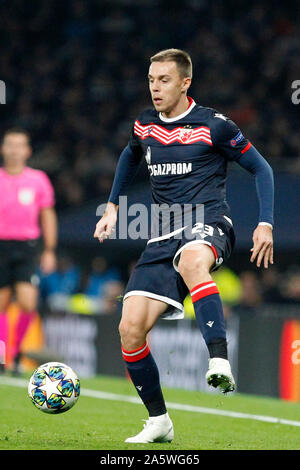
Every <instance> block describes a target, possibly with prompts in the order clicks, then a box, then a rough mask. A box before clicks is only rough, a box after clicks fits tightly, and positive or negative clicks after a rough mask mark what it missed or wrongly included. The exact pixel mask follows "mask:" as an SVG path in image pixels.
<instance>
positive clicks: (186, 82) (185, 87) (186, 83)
mask: <svg viewBox="0 0 300 470" xmlns="http://www.w3.org/2000/svg"><path fill="white" fill-rule="evenodd" d="M191 83H192V79H191V78H190V77H185V78H184V79H183V86H182V90H183V91H187V90H188V89H189V88H190V86H191Z"/></svg>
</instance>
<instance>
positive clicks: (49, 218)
mask: <svg viewBox="0 0 300 470" xmlns="http://www.w3.org/2000/svg"><path fill="white" fill-rule="evenodd" d="M40 224H41V229H42V234H43V239H44V250H43V252H42V255H41V263H40V264H41V270H42V271H43V272H44V273H45V274H49V273H51V272H52V271H54V270H55V268H56V254H55V250H56V246H57V217H56V212H55V209H54V207H44V208H42V209H41V211H40Z"/></svg>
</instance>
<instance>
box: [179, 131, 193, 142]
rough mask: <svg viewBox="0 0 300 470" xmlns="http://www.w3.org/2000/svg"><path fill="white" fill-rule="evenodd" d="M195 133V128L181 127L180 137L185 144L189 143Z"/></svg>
mask: <svg viewBox="0 0 300 470" xmlns="http://www.w3.org/2000/svg"><path fill="white" fill-rule="evenodd" d="M192 135H193V129H180V132H179V139H180V140H181V142H182V143H183V144H187V143H188V142H189V140H190V139H191V137H192Z"/></svg>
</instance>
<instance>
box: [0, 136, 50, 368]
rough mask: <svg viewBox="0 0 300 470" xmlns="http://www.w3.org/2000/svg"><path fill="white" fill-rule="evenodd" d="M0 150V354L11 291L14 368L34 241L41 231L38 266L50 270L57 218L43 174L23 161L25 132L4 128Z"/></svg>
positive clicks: (32, 305) (28, 301)
mask: <svg viewBox="0 0 300 470" xmlns="http://www.w3.org/2000/svg"><path fill="white" fill-rule="evenodd" d="M1 153H2V156H3V161H4V165H3V167H2V168H0V188H1V198H0V260H1V261H0V263H1V269H0V344H1V346H2V352H3V349H5V345H6V343H7V334H8V331H7V315H6V310H7V307H8V306H9V304H10V302H11V299H12V295H13V293H14V294H15V298H16V301H17V303H18V306H19V309H20V312H19V320H18V324H17V325H16V343H15V345H14V347H15V350H14V351H13V356H14V359H15V365H16V366H17V363H18V360H19V358H20V345H21V342H22V339H23V337H24V335H25V333H26V331H27V328H28V326H29V324H30V322H31V319H32V317H33V315H34V312H35V311H36V308H37V299H38V287H37V282H36V276H35V272H36V266H35V258H36V256H37V253H38V251H37V250H38V240H39V237H40V233H41V231H42V234H43V238H44V250H43V252H42V255H41V269H42V271H43V272H45V273H50V272H51V271H53V270H54V269H55V265H56V256H55V248H56V240H57V221H56V213H55V209H54V191H53V187H52V185H51V183H50V181H49V178H48V177H47V175H46V174H45V173H44V172H43V171H40V170H34V169H32V168H30V167H29V166H27V165H26V162H27V160H28V158H29V157H30V155H31V145H30V137H29V134H28V133H27V132H26V131H25V130H23V129H19V128H15V129H9V130H7V131H6V132H5V134H4V136H3V141H2V145H1ZM13 289H14V292H13ZM3 345H4V348H3ZM3 370H4V365H3V364H2V371H3Z"/></svg>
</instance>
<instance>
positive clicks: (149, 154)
mask: <svg viewBox="0 0 300 470" xmlns="http://www.w3.org/2000/svg"><path fill="white" fill-rule="evenodd" d="M145 159H146V162H147V164H148V165H150V164H151V147H147V152H146V155H145Z"/></svg>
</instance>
